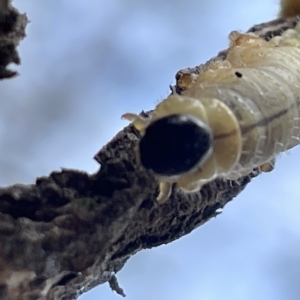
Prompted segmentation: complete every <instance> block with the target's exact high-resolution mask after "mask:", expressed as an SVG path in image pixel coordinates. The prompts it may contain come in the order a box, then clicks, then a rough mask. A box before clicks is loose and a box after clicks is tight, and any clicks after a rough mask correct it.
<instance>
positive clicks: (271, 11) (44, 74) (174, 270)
mask: <svg viewBox="0 0 300 300" xmlns="http://www.w3.org/2000/svg"><path fill="white" fill-rule="evenodd" d="M278 2H279V0H264V1H261V0H251V1H249V0H248V1H246V0H231V1H223V0H210V1H204V0H202V1H201V0H198V1H196V0H177V1H171V0H164V1H158V0H126V1H125V0H123V1H122V0H85V1H79V0H65V1H52V0H44V1H36V0H27V1H22V0H14V1H13V3H14V6H15V7H17V8H18V9H19V10H20V11H21V12H26V13H27V15H28V17H29V19H30V20H31V23H30V24H29V25H28V28H27V34H28V36H27V38H26V39H25V40H24V41H23V42H22V43H21V45H20V47H19V51H20V55H21V58H22V66H20V67H18V68H17V70H18V71H19V73H20V76H18V77H17V78H14V79H13V80H6V81H3V82H1V83H0V84H1V89H0V101H1V112H0V114H1V118H0V139H1V141H2V147H1V149H2V155H1V156H0V164H1V173H0V185H1V186H6V185H10V184H14V183H24V184H29V183H33V182H34V180H35V178H36V177H37V176H42V175H48V174H49V173H50V172H51V171H52V170H59V169H60V168H61V167H65V168H75V169H81V170H85V171H87V172H90V173H93V172H95V171H96V170H97V169H98V167H99V166H98V164H97V163H96V162H95V161H94V160H93V156H94V155H95V154H96V153H97V151H98V150H99V149H100V148H101V147H102V146H103V145H104V144H106V143H107V142H108V141H109V140H110V139H111V138H112V137H113V136H114V135H115V134H116V133H117V132H118V131H120V130H121V129H122V128H123V127H124V126H126V125H127V122H126V121H124V120H121V118H120V116H121V115H122V114H123V113H125V112H136V113H138V112H140V111H141V110H148V109H151V108H153V107H154V106H155V104H156V103H158V102H159V101H160V100H162V99H163V98H164V97H166V96H167V95H168V93H169V88H168V86H169V85H170V84H174V83H175V80H174V76H175V73H176V72H177V71H178V70H179V69H182V68H186V67H194V66H196V65H198V64H200V63H203V62H205V61H206V60H208V59H209V58H211V57H213V56H215V55H216V54H217V53H218V52H219V51H220V50H223V49H225V48H226V47H227V45H228V40H227V36H228V34H229V32H230V31H232V30H239V31H242V32H243V31H246V30H247V29H249V27H251V26H252V25H254V24H258V23H262V22H265V21H269V20H272V19H274V18H275V17H276V15H277V12H278V9H279V4H278ZM13 68H16V67H15V66H13ZM299 160H300V147H298V149H294V150H292V151H291V154H290V155H286V154H283V155H281V156H280V157H279V159H278V161H277V165H276V169H275V170H274V171H273V172H271V173H269V174H263V175H262V176H259V178H257V179H255V180H254V181H253V182H252V183H251V184H250V185H249V186H248V187H247V188H246V190H245V191H244V192H243V193H241V194H240V195H239V196H238V197H237V198H236V199H235V200H234V201H232V202H231V203H229V204H228V205H227V206H226V207H225V209H224V211H223V213H222V214H221V215H220V216H218V217H217V218H216V219H213V220H211V221H209V222H208V223H207V224H205V225H204V226H201V227H200V228H198V229H197V230H195V231H194V232H193V233H191V234H189V235H188V236H186V237H183V238H181V239H180V240H178V241H175V242H173V243H171V244H169V245H166V246H161V247H158V248H154V249H151V250H147V251H141V252H140V253H138V254H137V255H135V256H134V257H132V258H131V259H130V260H129V262H128V263H127V264H126V265H125V267H124V268H123V270H122V271H121V272H120V273H118V279H119V283H120V286H121V287H123V288H124V290H125V293H126V294H127V299H128V300H141V299H145V300H148V299H149V300H150V299H151V300H152V299H155V300H168V299H175V300H183V299H189V300H224V299H230V300H252V299H256V300H266V299H272V300H283V299H284V300H299V299H300V284H299V282H300V251H299V249H300V218H299V212H298V210H297V209H299V208H300V204H299V201H300V170H299V169H300V168H299V167H298V164H297V163H296V162H297V161H299ZM91 299H105V300H115V299H116V300H117V299H121V298H120V296H118V295H116V294H114V293H113V292H111V290H110V288H109V286H108V284H104V285H102V286H99V287H97V288H95V289H93V290H92V291H90V292H88V293H86V294H84V295H83V296H81V297H80V300H91Z"/></svg>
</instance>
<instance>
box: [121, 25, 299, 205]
mask: <svg viewBox="0 0 300 300" xmlns="http://www.w3.org/2000/svg"><path fill="white" fill-rule="evenodd" d="M299 33H300V26H299V25H298V26H297V27H296V29H295V30H288V31H286V32H285V33H284V34H283V35H282V36H281V37H275V38H274V39H272V40H270V41H269V42H266V41H264V40H263V39H261V38H259V37H258V36H256V35H254V34H239V33H237V32H232V33H231V34H230V36H229V38H230V43H231V44H230V48H229V51H228V54H227V58H226V60H225V61H219V62H214V63H212V64H211V65H209V67H208V68H207V70H205V71H203V72H202V73H201V74H200V75H199V76H198V77H197V78H193V80H192V81H193V82H192V84H191V85H190V87H189V88H188V89H187V91H186V92H185V94H184V96H180V95H177V94H172V95H170V96H169V97H168V98H166V99H165V100H163V101H162V102H161V103H160V104H158V105H157V106H156V108H155V111H154V113H153V115H152V116H151V119H150V120H149V119H147V120H146V119H143V118H141V117H139V116H138V115H134V114H126V115H124V117H125V118H127V119H129V120H131V121H133V124H134V126H135V127H136V128H137V129H138V130H139V131H140V132H141V134H143V133H144V130H145V128H146V127H147V126H148V124H149V123H150V122H152V121H153V120H156V119H158V118H161V117H164V116H167V115H171V114H177V113H180V114H190V115H193V116H195V117H197V118H199V119H201V121H202V122H204V123H205V124H207V125H208V126H209V128H211V131H212V133H213V145H212V154H211V155H210V156H209V158H208V159H207V160H206V161H205V162H204V163H203V165H201V166H200V167H197V168H195V169H193V170H191V171H189V172H187V173H184V174H180V176H176V177H172V178H168V177H160V176H158V175H157V176H156V177H157V179H158V181H159V182H160V194H159V196H158V201H159V202H163V201H165V200H166V199H167V198H168V197H169V194H170V191H171V185H172V184H173V183H176V184H177V186H178V187H180V188H181V189H182V190H184V191H187V192H193V191H196V190H199V189H200V188H201V186H202V185H204V184H205V183H207V182H209V181H211V180H213V179H215V178H216V177H223V178H227V179H237V178H239V177H241V176H242V175H247V174H248V173H249V172H251V171H252V169H253V168H256V167H260V166H262V170H266V171H268V170H269V167H268V166H269V162H271V161H273V159H274V158H275V157H276V156H277V155H278V154H279V153H280V152H283V151H285V150H287V149H290V148H292V147H294V146H296V145H297V144H299V142H300V118H299V116H300V34H299Z"/></svg>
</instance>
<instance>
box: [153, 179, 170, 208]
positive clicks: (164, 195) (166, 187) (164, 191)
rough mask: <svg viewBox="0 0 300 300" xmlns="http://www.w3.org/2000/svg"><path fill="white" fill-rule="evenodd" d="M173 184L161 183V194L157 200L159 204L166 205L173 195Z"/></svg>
mask: <svg viewBox="0 0 300 300" xmlns="http://www.w3.org/2000/svg"><path fill="white" fill-rule="evenodd" d="M171 191H172V183H170V182H160V183H159V194H158V196H157V198H156V200H157V202H158V203H159V204H162V203H164V202H165V201H166V200H168V198H169V197H170V195H171Z"/></svg>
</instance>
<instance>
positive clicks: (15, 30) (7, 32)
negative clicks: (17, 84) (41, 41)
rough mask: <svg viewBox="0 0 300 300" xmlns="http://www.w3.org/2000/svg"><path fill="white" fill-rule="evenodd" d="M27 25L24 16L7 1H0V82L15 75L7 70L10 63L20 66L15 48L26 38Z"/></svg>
mask: <svg viewBox="0 0 300 300" xmlns="http://www.w3.org/2000/svg"><path fill="white" fill-rule="evenodd" d="M27 23H28V20H27V17H26V15H25V14H20V13H19V12H18V10H16V9H15V8H13V7H12V6H11V5H10V1H9V0H0V80H1V79H5V78H11V77H13V76H15V75H16V74H17V72H15V71H11V70H9V69H7V66H8V64H10V63H15V64H17V65H19V64H20V57H19V54H18V52H17V50H16V47H17V46H18V45H19V42H20V40H22V39H23V38H24V37H25V36H26V35H25V27H26V25H27Z"/></svg>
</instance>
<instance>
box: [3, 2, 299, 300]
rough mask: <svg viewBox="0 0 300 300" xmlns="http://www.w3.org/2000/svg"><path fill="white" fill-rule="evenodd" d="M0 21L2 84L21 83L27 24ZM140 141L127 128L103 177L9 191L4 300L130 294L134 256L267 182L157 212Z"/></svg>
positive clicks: (282, 24)
mask: <svg viewBox="0 0 300 300" xmlns="http://www.w3.org/2000/svg"><path fill="white" fill-rule="evenodd" d="M1 1H2V0H0V3H1ZM0 7H1V5H0ZM1 15H5V16H6V17H5V18H4V19H3V18H2V21H0V76H2V78H4V77H6V78H7V77H10V76H12V75H14V74H12V73H11V71H8V70H6V68H5V67H6V65H7V63H8V62H16V63H18V62H19V59H18V56H17V54H16V50H15V46H16V45H17V43H18V41H19V40H20V38H22V37H24V27H25V24H26V22H27V21H26V17H25V16H24V15H19V14H18V13H17V11H16V10H14V9H12V8H8V10H7V13H6V14H3V13H2V9H1ZM12 15H14V16H15V17H14V18H15V19H16V20H17V21H14V22H12V21H11V19H13V17H12ZM8 16H11V17H8ZM3 20H4V21H3ZM18 20H19V21H18ZM22 20H23V21H22ZM12 23H14V24H15V25H10V24H12ZM17 24H19V25H18V26H20V27H18V28H19V29H16V27H17ZM20 24H23V27H22V26H21V25H20ZM295 24H296V18H293V19H289V20H283V19H277V20H275V21H272V22H270V23H266V24H261V25H257V26H254V27H253V28H251V29H250V31H251V32H256V33H258V34H260V35H261V36H263V37H264V38H266V39H268V38H270V36H272V35H278V34H280V33H281V32H282V31H284V30H286V29H288V28H292V27H294V26H295ZM20 28H21V29H20ZM7 31H8V32H9V33H8V34H6V33H5V32H7ZM5 43H6V44H5ZM5 45H7V46H5ZM5 47H6V48H5ZM5 49H6V50H5ZM225 53H226V52H224V51H223V52H220V54H219V55H218V57H216V58H214V59H224V57H225V55H226V54H225ZM2 57H3V58H2ZM202 68H203V66H198V67H195V68H189V69H185V70H181V71H179V72H178V73H177V75H176V79H177V85H176V86H175V89H176V90H177V92H178V93H184V90H185V89H186V85H185V84H184V81H183V80H182V79H183V78H184V74H186V75H188V76H192V75H193V74H198V73H199V72H201V70H202ZM143 114H144V116H147V115H148V113H143ZM138 140H139V135H138V133H137V132H136V131H135V129H134V128H133V127H132V126H131V125H129V126H127V127H125V128H124V129H123V130H122V131H121V132H119V133H118V134H117V135H116V136H115V137H114V138H113V139H112V140H111V141H110V142H109V143H108V144H107V145H106V146H104V147H103V148H102V149H101V150H100V151H99V153H98V154H97V155H96V156H95V159H96V160H97V161H98V162H99V163H100V165H101V168H100V170H99V171H98V172H97V173H96V174H92V175H90V174H87V173H85V172H81V171H77V170H61V171H59V172H52V173H51V174H50V175H49V176H47V177H42V178H38V179H37V180H36V182H35V183H34V184H32V185H21V184H16V185H13V186H10V187H7V188H1V189H0V253H1V255H0V299H8V300H12V299H30V300H33V299H43V300H44V299H45V300H46V299H49V300H50V299H65V300H67V299H68V300H69V299H76V298H77V297H78V296H79V295H80V294H82V293H84V292H86V291H88V290H90V289H91V288H93V287H95V286H96V285H99V284H102V283H104V282H109V284H110V286H111V288H112V289H113V290H115V291H116V292H117V293H119V294H120V295H124V292H123V290H122V289H121V288H120V287H119V286H118V282H117V280H116V277H115V274H116V273H117V272H118V271H119V270H120V269H121V268H122V267H123V266H124V264H125V263H126V261H127V260H128V259H129V258H130V256H132V255H133V254H135V253H136V252H137V251H139V250H141V249H146V248H151V247H155V246H159V245H161V244H166V243H169V242H172V241H174V240H176V239H178V238H180V237H181V236H183V235H186V234H188V233H189V232H191V231H192V230H194V229H195V228H197V227H198V226H200V225H202V224H204V223H205V222H207V221H208V220H210V219H211V218H213V217H215V216H216V215H217V214H218V212H217V210H218V209H219V208H223V207H224V206H225V204H226V203H228V202H229V201H231V200H232V199H233V198H234V197H236V196H237V195H238V194H239V193H240V192H241V191H242V190H243V189H244V188H245V186H246V185H247V184H248V183H249V182H250V180H251V178H253V177H255V176H257V175H258V171H257V170H254V171H253V172H252V173H251V174H250V175H249V176H246V177H243V178H240V179H239V180H238V181H235V182H233V181H229V180H223V179H217V180H215V181H213V182H211V183H210V184H207V185H206V186H205V187H204V188H202V190H201V192H198V193H193V194H184V193H182V192H180V191H178V190H177V189H176V188H175V189H174V190H173V193H172V196H171V198H170V199H169V200H168V201H167V202H166V203H164V204H163V205H158V204H157V203H156V201H155V197H156V196H157V192H158V189H157V183H156V181H155V180H154V178H153V177H152V176H150V175H149V174H147V173H146V172H144V171H143V169H142V168H141V167H140V166H139V165H137V162H136V157H135V154H134V153H135V151H134V150H135V147H136V145H137V142H138Z"/></svg>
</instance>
